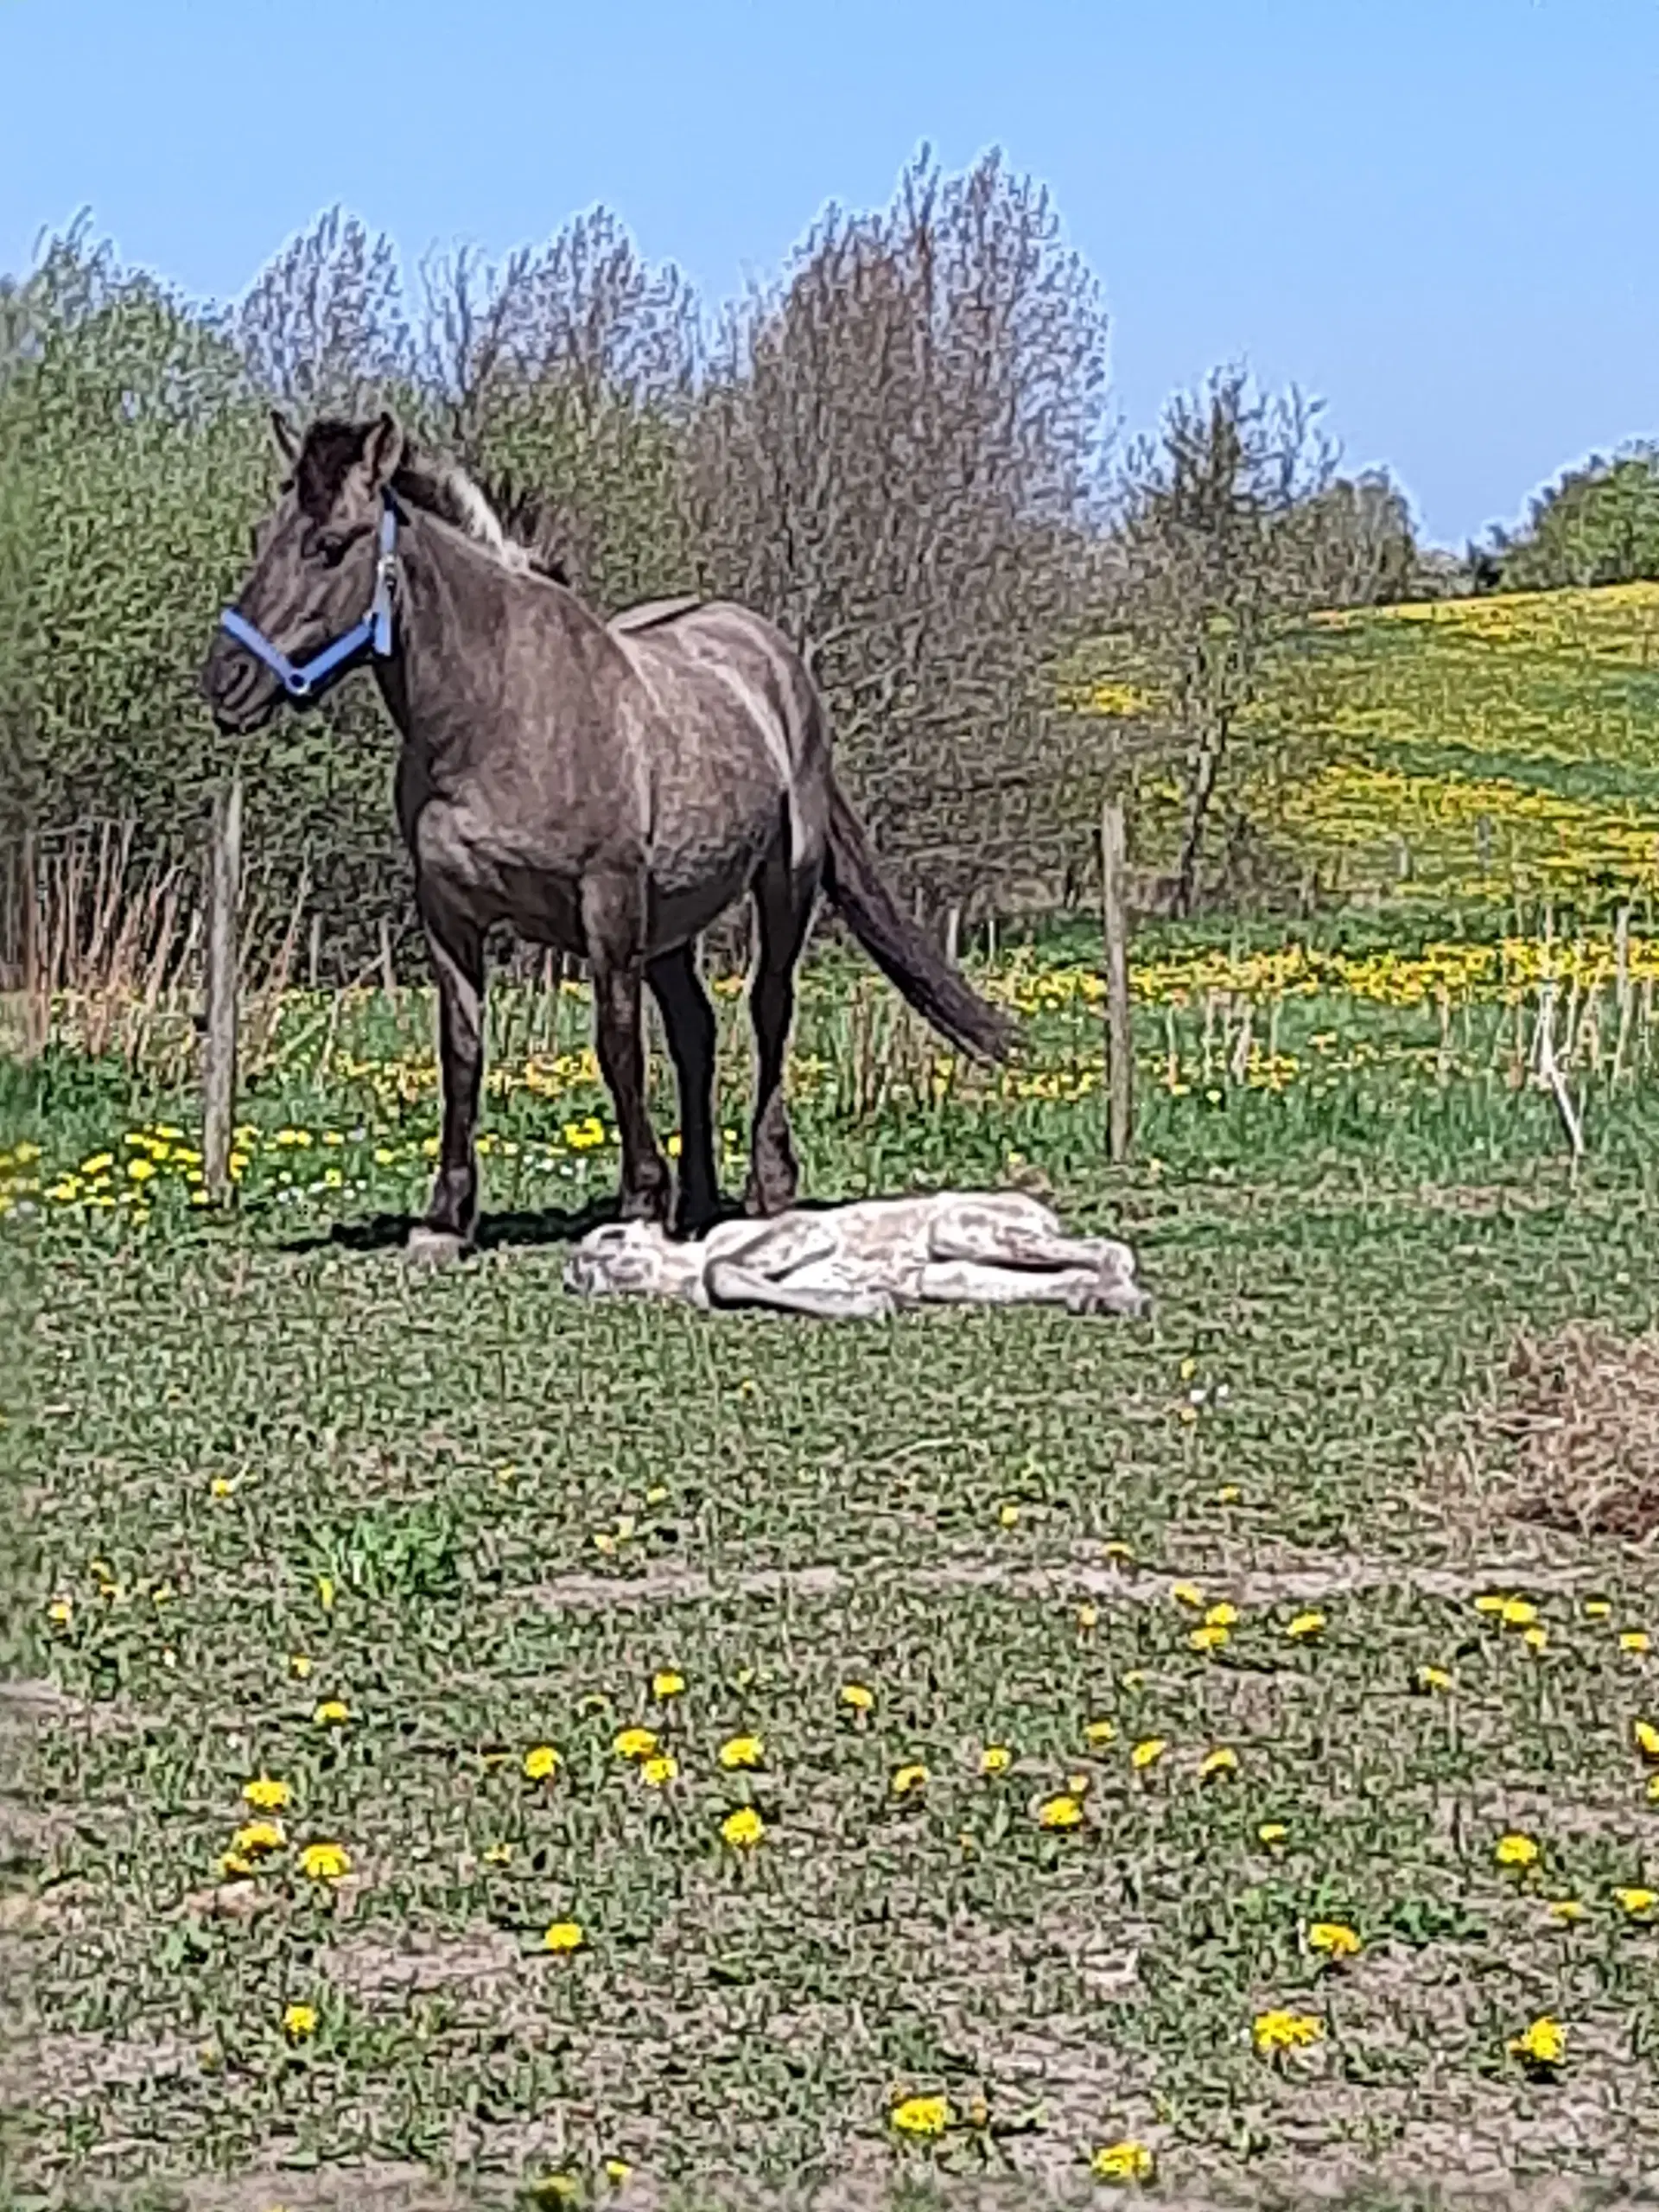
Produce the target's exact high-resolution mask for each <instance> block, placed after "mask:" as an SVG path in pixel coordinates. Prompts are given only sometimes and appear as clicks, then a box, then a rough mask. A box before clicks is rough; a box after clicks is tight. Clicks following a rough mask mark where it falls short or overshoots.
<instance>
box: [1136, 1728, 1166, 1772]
mask: <svg viewBox="0 0 1659 2212" xmlns="http://www.w3.org/2000/svg"><path fill="white" fill-rule="evenodd" d="M1168 1749H1169V1741H1168V1738H1166V1737H1164V1736H1145V1737H1143V1738H1141V1741H1140V1742H1139V1743H1138V1744H1136V1745H1135V1746H1134V1747H1133V1749H1132V1750H1131V1751H1130V1752H1129V1764H1130V1765H1131V1766H1133V1767H1135V1768H1138V1769H1141V1770H1145V1769H1146V1768H1147V1767H1149V1766H1156V1764H1158V1762H1159V1760H1160V1758H1162V1757H1163V1756H1164V1753H1165V1752H1166V1751H1167V1750H1168Z"/></svg>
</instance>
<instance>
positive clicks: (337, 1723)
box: [311, 1697, 352, 1728]
mask: <svg viewBox="0 0 1659 2212" xmlns="http://www.w3.org/2000/svg"><path fill="white" fill-rule="evenodd" d="M351 1717H352V1715H351V1709H350V1707H348V1706H347V1705H346V1700H345V1699H344V1698H340V1697H326V1698H324V1699H323V1700H322V1702H321V1705H319V1706H318V1707H317V1708H316V1710H315V1712H314V1713H313V1714H312V1715H311V1718H312V1719H313V1720H314V1721H315V1723H316V1725H317V1726H318V1727H319V1728H342V1727H344V1726H345V1725H346V1722H347V1721H348V1720H349V1719H351Z"/></svg>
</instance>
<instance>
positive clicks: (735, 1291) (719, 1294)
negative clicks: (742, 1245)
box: [705, 1260, 896, 1321]
mask: <svg viewBox="0 0 1659 2212" xmlns="http://www.w3.org/2000/svg"><path fill="white" fill-rule="evenodd" d="M705 1281H706V1284H707V1287H708V1292H709V1304H710V1305H711V1306H765V1307H767V1308H769V1309H770V1310H771V1311H772V1312H773V1313H800V1314H804V1316H805V1317H806V1318H807V1319H809V1320H812V1321H883V1320H887V1319H889V1318H890V1317H891V1316H892V1314H893V1313H894V1312H895V1310H896V1307H895V1303H894V1300H893V1298H892V1296H891V1295H890V1294H889V1293H887V1291H885V1290H870V1289H867V1288H864V1287H856V1286H855V1285H853V1284H851V1283H822V1282H820V1283H812V1282H795V1281H791V1278H790V1277H789V1276H788V1275H782V1276H778V1275H768V1274H762V1273H761V1272H760V1269H759V1268H751V1267H746V1266H745V1265H744V1263H743V1262H742V1261H741V1260H716V1261H715V1262H714V1263H713V1265H712V1266H711V1267H710V1268H709V1273H708V1275H707V1277H706V1278H705Z"/></svg>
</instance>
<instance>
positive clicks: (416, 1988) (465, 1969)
mask: <svg viewBox="0 0 1659 2212" xmlns="http://www.w3.org/2000/svg"><path fill="white" fill-rule="evenodd" d="M523 1967H524V1959H523V1956H522V1955H521V1953H520V1951H519V1948H518V1945H517V1944H516V1943H515V1942H513V1941H512V1937H511V1936H504V1935H503V1934H502V1933H501V1932H500V1930H499V1929H487V1928H486V1929H480V1930H479V1931H477V1932H476V1933H475V1934H474V1935H472V1936H466V1937H463V1938H462V1939H461V1941H459V1942H456V1941H454V1940H449V1941H447V1942H423V1941H421V1940H420V1939H419V1938H417V1937H416V1936H413V1935H411V1936H410V1938H409V1940H408V1941H407V1942H406V1943H404V1944H400V1945H392V1944H390V1943H377V1942H372V1941H371V1940H370V1939H369V1938H367V1937H366V1936H365V1937H360V1938H355V1939H353V1941H352V1942H348V1943H336V1944H335V1945H334V1946H333V1948H331V1949H330V1951H329V1953H328V1954H327V1971H328V1974H329V1976H330V1978H331V1979H332V1980H334V1981H337V1982H338V1983H339V1984H340V1986H341V1988H343V1989H346V1990H349V1991H350V1992H351V1993H353V1995H354V1996H358V1997H385V1996H391V1995H392V1994H394V1993H396V1994H402V1993H415V1992H420V1991H423V1990H429V1989H445V1988H454V1987H455V1986H467V1987H475V1986H479V1985H480V1984H484V1983H488V1982H491V1981H493V1980H496V1979H498V1978H499V1976H500V1975H502V1974H517V1973H519V1972H521V1971H522V1969H523Z"/></svg>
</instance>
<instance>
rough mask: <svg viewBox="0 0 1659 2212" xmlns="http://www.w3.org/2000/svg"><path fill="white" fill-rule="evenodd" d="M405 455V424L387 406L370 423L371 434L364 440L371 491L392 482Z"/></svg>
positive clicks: (365, 464)
mask: <svg viewBox="0 0 1659 2212" xmlns="http://www.w3.org/2000/svg"><path fill="white" fill-rule="evenodd" d="M403 457H404V430H403V425H402V423H399V421H398V420H397V416H395V415H394V414H393V413H392V411H391V409H390V408H386V409H385V410H383V412H382V413H381V414H380V415H379V416H378V417H377V418H376V420H375V421H374V422H373V423H371V424H370V426H369V435H368V436H367V437H366V438H365V440H364V441H363V466H364V467H365V469H366V470H367V472H368V478H369V489H370V491H371V492H378V491H381V490H382V489H384V487H385V486H386V485H388V484H390V483H391V480H392V478H393V477H394V476H395V475H396V474H397V468H398V464H399V463H400V462H401V461H402V460H403Z"/></svg>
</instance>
